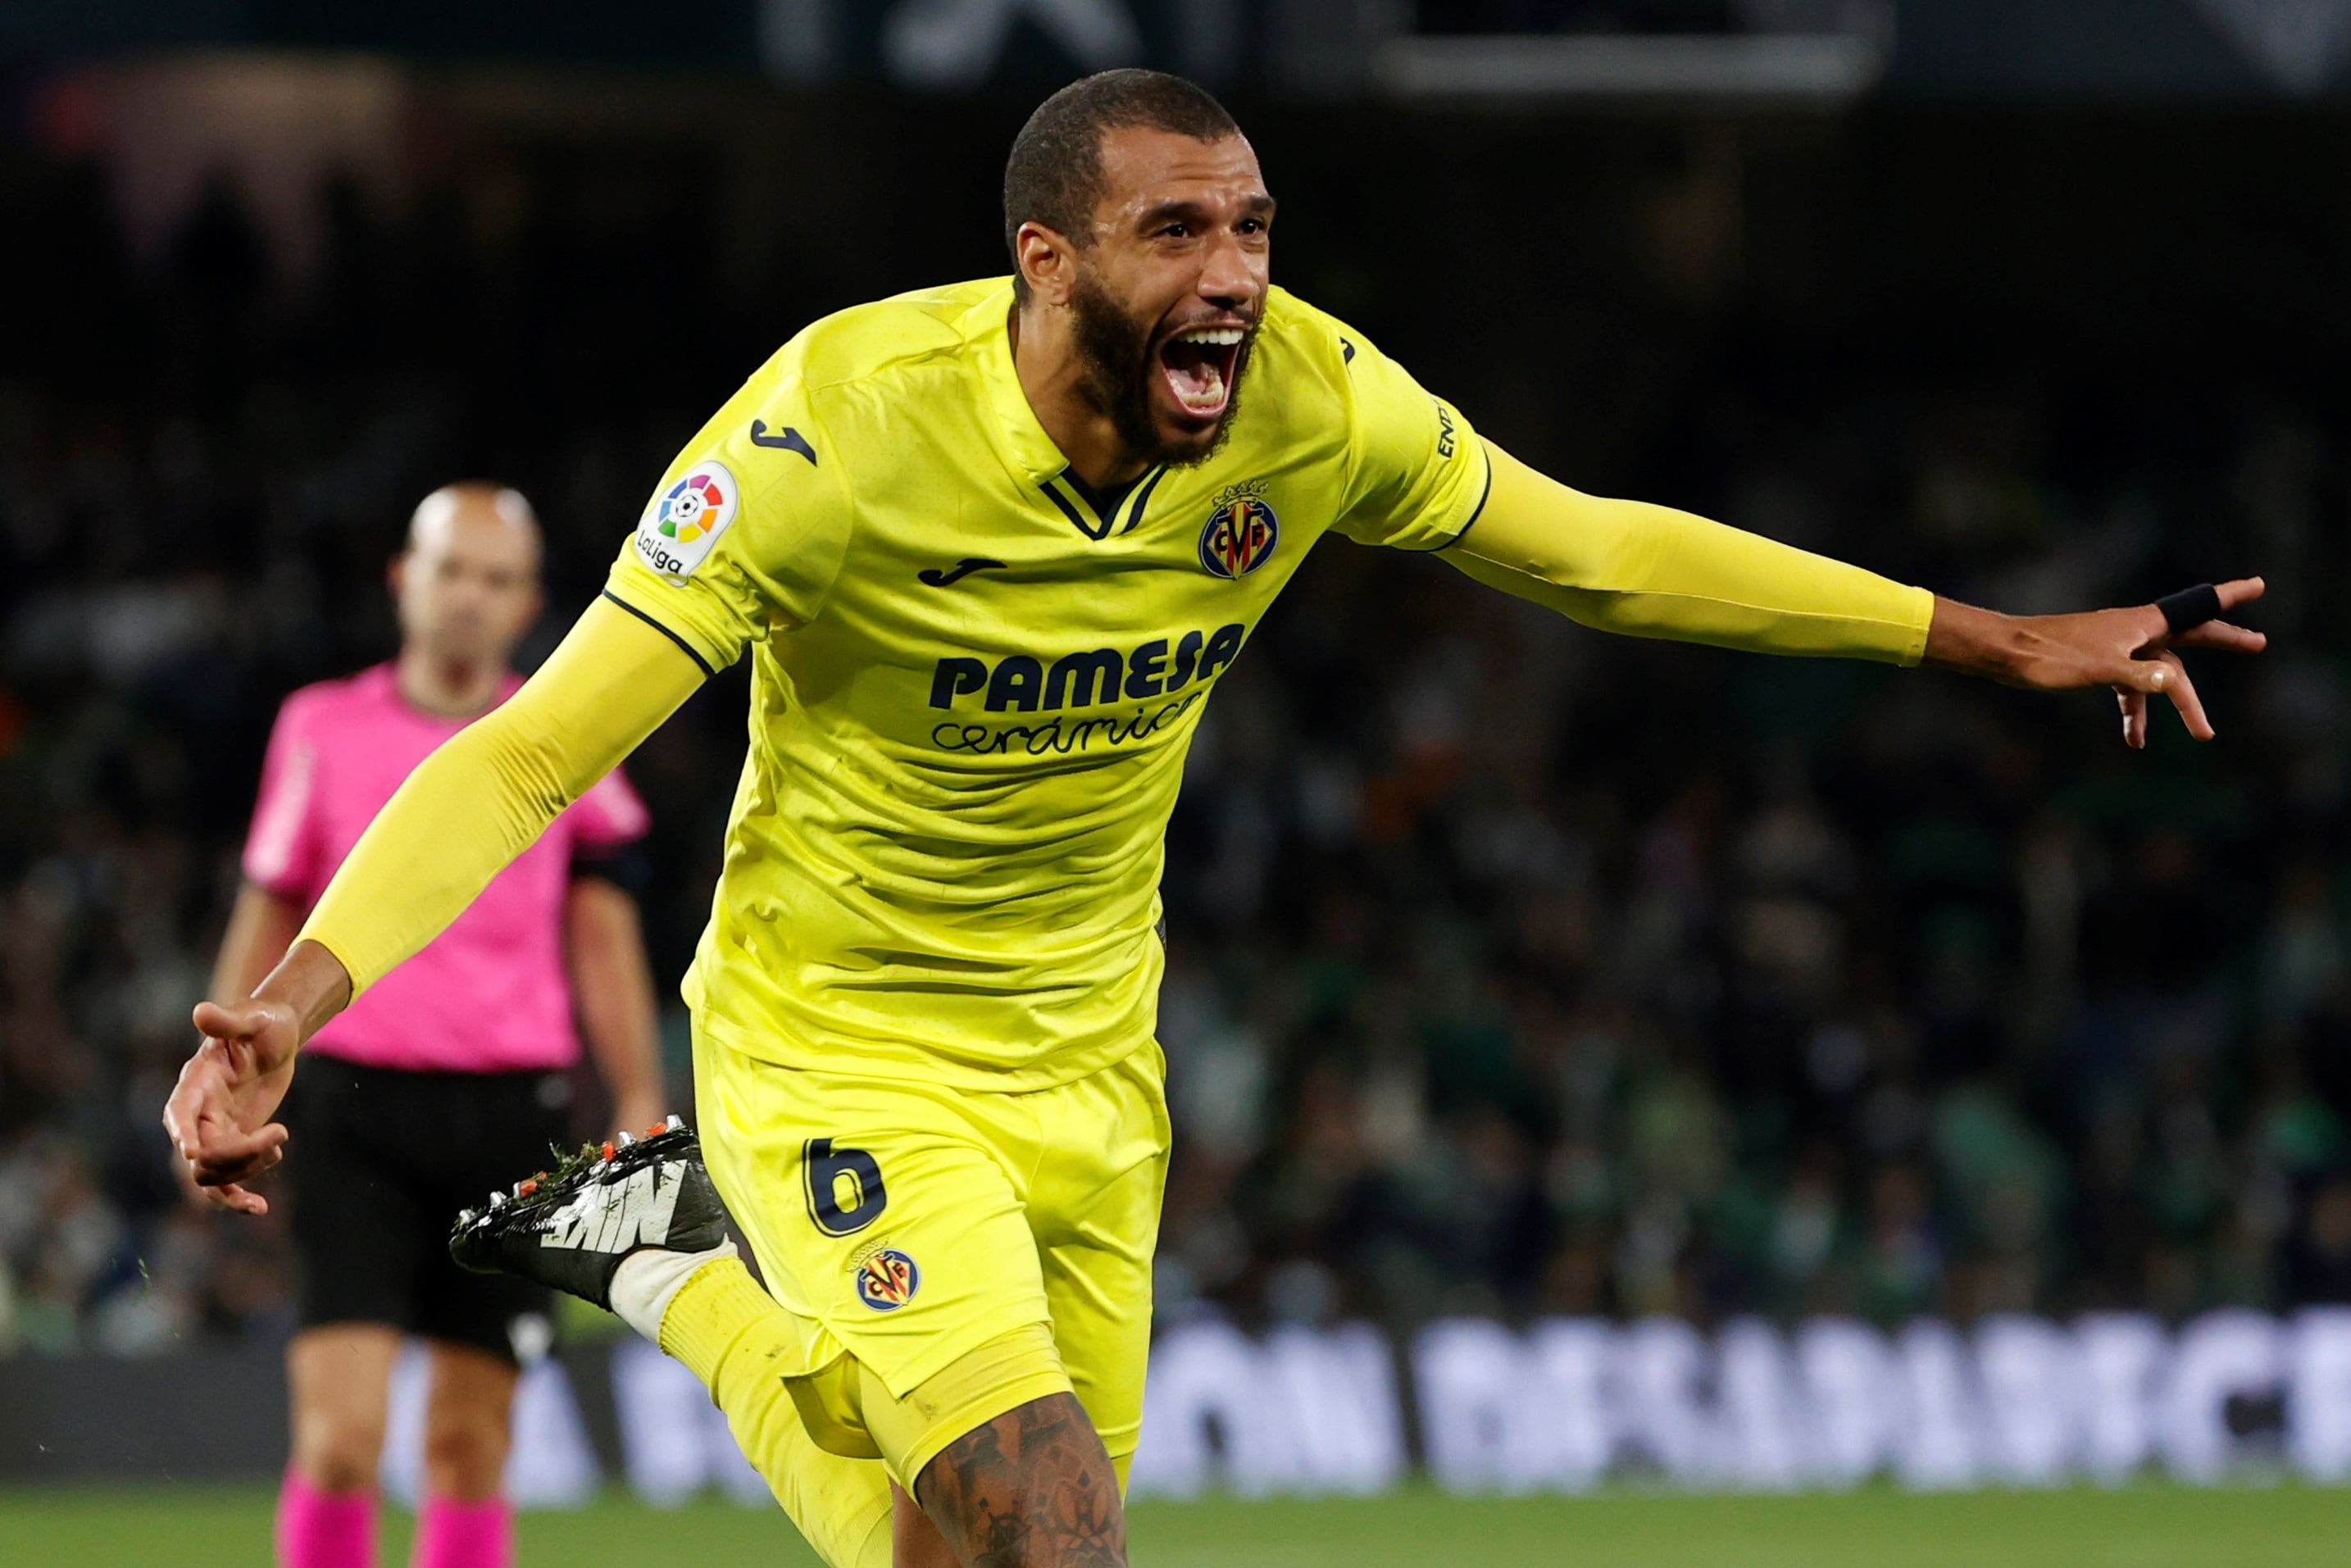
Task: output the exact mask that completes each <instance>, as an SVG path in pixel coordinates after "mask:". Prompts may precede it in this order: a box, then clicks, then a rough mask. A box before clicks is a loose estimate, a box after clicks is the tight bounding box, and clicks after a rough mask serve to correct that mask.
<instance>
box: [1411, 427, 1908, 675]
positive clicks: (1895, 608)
mask: <svg viewBox="0 0 2351 1568" xmlns="http://www.w3.org/2000/svg"><path fill="white" fill-rule="evenodd" d="M1486 451H1487V455H1488V456H1489V459H1490V460H1491V462H1492V465H1493V476H1494V477H1493V484H1492V486H1491V487H1490V488H1489V491H1488V492H1487V496H1486V505H1485V507H1484V509H1483V510H1481V511H1480V512H1479V515H1478V518H1477V520H1476V521H1475V522H1473V523H1472V524H1470V526H1469V528H1468V530H1467V531H1466V532H1464V533H1463V534H1462V535H1461V537H1460V538H1458V539H1457V540H1456V541H1455V542H1454V543H1452V544H1450V545H1448V546H1447V547H1446V549H1445V551H1444V559H1446V560H1447V561H1449V562H1451V563H1452V564H1453V565H1454V566H1456V567H1458V568H1459V569H1460V570H1463V571H1465V572H1467V573H1468V575H1469V576H1471V577H1474V578H1476V579H1477V580H1479V581H1480V582H1484V583H1488V584H1489V585H1491V586H1493V587H1496V588H1499V589H1501V590H1503V591H1505V592H1508V593H1512V594H1515V595H1517V596H1518V597H1520V598H1521V599H1530V600H1532V601H1535V602H1536V603H1539V604H1543V605H1548V606H1549V607H1551V608H1552V609H1554V610H1557V611H1559V612H1562V614H1564V615H1566V616H1567V617H1569V619H1571V620H1573V621H1578V622H1583V624H1584V625H1587V626H1592V627H1596V628H1598V629H1599V630H1601V631H1604V632H1623V633H1625V634H1626V635H1629V636H1635V637H1665V638H1670V639H1672V640H1674V641H1677V642H1683V643H1712V644H1714V645H1715V646H1718V647H1724V648H1740V649H1744V650H1747V651H1748V652H1750V653H1799V654H1813V655H1834V656H1842V657H1845V658H1855V659H1876V660H1881V661H1883V662H1885V663H1887V664H1917V662H1918V660H1919V657H1920V655H1921V654H1923V653H1925V652H1926V648H1927V629H1928V623H1929V622H1931V621H1932V620H1933V618H1934V611H1935V597H1934V595H1933V594H1931V593H1928V591H1926V590H1925V589H1923V588H1906V587H1904V586H1903V585H1902V584H1900V583H1898V582H1894V581H1891V580H1888V579H1886V578H1883V577H1880V576H1878V575H1877V574H1876V573H1875V572H1870V571H1864V570H1862V569H1861V568H1859V567H1857V566H1848V565H1846V564H1845V563H1844V562H1843V561H1837V560H1831V559H1828V558H1827V557H1825V556H1817V555H1813V554H1812V553H1811V552H1810V551H1808V550H1801V549H1795V548H1794V547H1792V546H1790V545H1783V544H1781V543H1779V542H1778V541H1777V540H1774V539H1767V538H1763V537H1762V536H1761V535H1759V534H1750V533H1747V532H1745V531H1744V530H1742V529H1739V528H1730V527H1729V526H1727V525H1725V524H1722V523H1717V522H1710V521H1708V519H1706V518H1704V517H1696V516H1693V515H1692V514H1690V513H1688V512H1680V511H1676V510H1675V509H1674V508H1672V507H1656V506H1651V505H1649V504H1648V503H1647V502H1645V501H1618V500H1610V499H1608V498H1606V497H1599V496H1587V495H1585V494H1583V492H1582V491H1580V490H1571V489H1569V488H1568V487H1567V486H1564V485H1562V484H1561V483H1559V482H1558V481H1557V480H1555V479H1552V478H1549V477H1547V476H1544V475H1541V474H1539V473H1537V472H1536V471H1535V470H1533V469H1532V468H1530V467H1528V466H1527V465H1525V464H1523V463H1520V461H1519V460H1518V459H1516V458H1514V457H1512V456H1511V455H1510V454H1509V453H1507V452H1504V451H1503V450H1502V449H1501V448H1500V447H1499V446H1496V445H1494V444H1493V443H1491V442H1488V443H1486Z"/></svg>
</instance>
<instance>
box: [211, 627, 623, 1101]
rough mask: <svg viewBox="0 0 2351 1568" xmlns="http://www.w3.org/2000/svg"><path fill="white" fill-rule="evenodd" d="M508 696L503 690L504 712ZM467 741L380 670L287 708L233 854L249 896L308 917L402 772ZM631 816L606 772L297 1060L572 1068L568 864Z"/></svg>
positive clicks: (387, 669) (603, 842)
mask: <svg viewBox="0 0 2351 1568" xmlns="http://www.w3.org/2000/svg"><path fill="white" fill-rule="evenodd" d="M520 685H522V682H521V681H520V679H518V678H509V679H508V681H507V685H506V687H505V689H504V690H502V691H501V692H500V693H499V694H498V700H499V701H500V702H504V701H505V700H506V699H507V697H509V696H512V695H514V693H515V691H516V690H517V688H518V687H519V686H520ZM464 727H465V723H464V721H463V720H459V719H453V718H445V717H443V716H439V715H437V714H429V713H425V712H423V711H422V710H420V709H418V708H415V707H413V706H410V705H409V703H408V702H407V700H406V699H405V698H403V697H402V695H400V685H399V681H398V678H397V676H396V674H395V673H394V670H393V667H392V665H390V664H379V665H377V666H376V667H375V668H374V669H371V670H364V671H361V672H360V674H356V675H353V676H351V677H350V679H348V680H341V681H322V682H320V683H319V685H315V686H305V687H303V688H302V689H301V690H300V691H298V692H296V693H295V694H294V695H292V696H290V697H287V699H286V706H284V707H282V708H280V709H279V710H278V713H277V727H276V728H275V729H274V730H272V731H271V732H270V737H269V755H268V758H267V759H266V761H264V763H263V764H262V769H261V798H260V800H259V801H258V803H257V804H256V806H255V808H254V812H253V832H252V835H251V836H250V837H249V838H248V839H247V840H246V846H245V874H246V877H247V878H248V879H249V880H250V881H251V882H253V883H254V884H255V885H256V886H258V887H262V888H265V889H266V890H267V891H269V892H270V893H273V894H277V896H278V897H280V898H285V899H289V900H292V901H294V902H296V903H298V904H301V905H302V906H303V907H304V908H305V909H308V907H309V906H310V905H311V904H315V903H316V902H318V898H319V894H322V893H324V892H325V891H326V890H327V883H328V880H329V878H331V877H332V876H333V875H334V874H335V868H336V867H337V866H340V865H341V864H342V863H343V857H344V856H345V855H348V854H350V852H351V846H353V845H354V844H356V843H358V842H359V838H360V833H361V832H363V831H366V829H367V825H368V823H369V822H371V821H374V819H375V814H376V812H377V811H379V810H381V809H382V808H383V804H384V802H385V801H387V800H391V799H392V791H394V790H395V789H399V788H400V786H401V783H402V781H403V780H404V779H407V777H408V775H409V772H410V770H411V769H413V768H415V766H416V765H417V764H418V763H420V762H422V761H423V760H424V758H425V757H426V756H427V755H428V754H429V753H431V752H432V750H433V748H434V747H437V746H439V745H440V744H441V743H442V742H443V741H444V740H446V739H448V738H449V737H451V736H453V735H455V734H456V733H457V732H458V731H459V730H460V729H463V728H464ZM647 825H648V819H647V817H646V813H645V808H644V802H643V801H642V800H639V799H638V798H637V793H636V791H635V790H633V789H630V788H629V782H628V780H627V779H625V778H623V777H622V774H621V772H620V770H619V769H618V768H615V769H613V771H612V772H611V773H609V774H607V775H606V776H605V777H604V779H602V780H601V782H599V783H598V784H597V785H596V787H595V788H594V789H590V790H589V791H588V793H587V794H586V795H584V796H582V797H580V800H578V801H577V802H575V803H574V804H573V805H572V807H571V809H570V810H567V811H565V812H564V813H563V814H562V815H561V816H559V817H558V818H557V819H556V820H555V821H554V823H553V824H552V825H551V826H549V828H548V830H547V831H546V832H545V833H544V834H542V835H540V837H539V840H538V842H537V843H535V844H533V845H531V847H530V848H528V850H525V851H524V852H522V855H521V857H520V858H519V859H517V861H516V862H514V863H513V864H512V865H509V866H508V867H507V869H506V870H504V871H502V872H500V873H498V875H497V878H496V880H495V881H493V882H492V883H490V885H489V886H488V887H486V888H485V889H483V891H482V895H481V897H479V898H477V899H475V901H474V903H473V905H472V907H470V908H468V909H467V910H466V911H465V914H463V915H459V916H458V917H457V922H456V924H455V925H452V926H450V927H449V929H448V930H446V931H444V932H443V933H442V934H441V935H440V936H438V937H436V938H434V941H433V943H432V945H431V946H428V947H426V948H425V949H424V950H423V952H421V953H419V954H417V955H416V956H414V957H413V958H411V959H410V960H409V961H408V962H407V963H405V964H402V966H401V967H399V968H397V969H394V970H393V971H392V973H391V974H389V975H386V976H385V977H383V978H382V979H381V980H380V981H378V982H377V983H376V985H375V987H374V988H373V989H371V990H370V991H369V992H368V993H367V994H366V995H365V996H363V997H361V998H360V999H359V1000H358V1001H356V1002H354V1003H352V1004H351V1006H350V1008H349V1009H347V1010H345V1011H344V1012H342V1013H341V1014H340V1015H339V1016H338V1017H336V1018H335V1019H333V1021H331V1022H329V1024H328V1025H327V1026H326V1027H325V1028H324V1029H321V1030H319V1032H318V1034H317V1035H315V1036H314V1037H312V1039H311V1040H310V1042H309V1044H308V1045H307V1046H306V1047H304V1049H305V1050H306V1051H318V1052H320V1053H322V1054H324V1055H327V1056H334V1057H340V1058H341V1059H342V1060H344V1061H356V1062H363V1063H365V1064H366V1065H368V1066H371V1067H396V1068H402V1069H406V1070H408V1071H431V1072H517V1071H541V1070H545V1069H549V1068H563V1067H569V1066H570V1065H571V1064H572V1063H573V1062H574V1061H578V1060H579V1057H580V1034H579V1030H578V1029H577V1027H576V1026H575V1025H574V1024H573V1022H572V1016H571V987H570V983H569V980H568V978H567V977H566V976H565V972H564V966H563V929H562V927H563V921H562V911H563V904H564V897H565V894H566V893H567V891H568V889H569V885H570V879H571V862H572V858H573V856H574V854H575V853H580V852H586V853H588V854H591V855H592V854H596V853H600V852H608V851H611V850H614V849H617V848H619V847H620V846H622V845H623V844H626V843H628V842H630V841H632V840H635V839H639V838H642V837H643V836H644V831H645V829H646V827H647Z"/></svg>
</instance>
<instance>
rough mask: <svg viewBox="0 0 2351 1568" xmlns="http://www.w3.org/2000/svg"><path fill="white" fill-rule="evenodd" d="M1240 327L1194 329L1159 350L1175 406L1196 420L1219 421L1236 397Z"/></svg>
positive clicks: (1241, 338)
mask: <svg viewBox="0 0 2351 1568" xmlns="http://www.w3.org/2000/svg"><path fill="white" fill-rule="evenodd" d="M1248 338H1249V333H1248V331H1247V329H1243V328H1240V327H1194V328H1190V329H1186V330H1185V331H1181V332H1178V333H1176V334H1175V336H1174V337H1173V338H1170V339H1169V340H1167V344H1166V346H1165V348H1163V349H1161V350H1159V368H1160V371H1161V373H1162V374H1164V375H1165V377H1166V378H1167V390H1168V391H1169V392H1172V393H1174V394H1175V406H1176V407H1177V408H1179V409H1181V410H1182V411H1183V412H1184V413H1186V414H1188V415H1190V416H1191V417H1192V418H1194V419H1198V420H1212V419H1217V418H1218V417H1220V416H1222V414H1223V413H1224V412H1225V405H1226V404H1227V403H1228V402H1231V401H1232V398H1233V380H1234V376H1235V374H1236V372H1237V371H1238V366H1239V364H1240V358H1241V345H1242V344H1243V343H1244V342H1245V341H1247V340H1248Z"/></svg>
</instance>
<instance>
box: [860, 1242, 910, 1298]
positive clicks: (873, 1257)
mask: <svg viewBox="0 0 2351 1568" xmlns="http://www.w3.org/2000/svg"><path fill="white" fill-rule="evenodd" d="M922 1288H923V1271H922V1270H920V1269H917V1268H916V1267H914V1260H913V1259H912V1258H909V1257H907V1256H906V1255H905V1254H904V1252H901V1251H899V1250H898V1249H896V1248H895V1247H884V1248H883V1249H881V1250H879V1251H877V1252H873V1253H872V1254H869V1255H868V1256H867V1257H866V1258H865V1259H864V1260H862V1261H861V1262H860V1263H859V1264H858V1265H857V1299H858V1300H859V1301H863V1302H864V1303H865V1304H866V1305H867V1306H869V1307H872V1309H873V1310H874V1311H875V1312H896V1311H897V1310H898V1309H899V1308H900V1307H903V1306H904V1305H905V1304H906V1303H907V1302H908V1301H913V1300H914V1292H915V1291H919V1290H921V1289H922Z"/></svg>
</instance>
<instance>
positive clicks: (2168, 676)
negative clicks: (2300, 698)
mask: <svg viewBox="0 0 2351 1568" xmlns="http://www.w3.org/2000/svg"><path fill="white" fill-rule="evenodd" d="M2265 586H2266V585H2265V584H2264V583H2263V582H2262V580H2261V579H2260V578H2258V577H2245V578H2239V579H2237V580H2234V581H2231V582H2223V583H2218V584H2215V585H2214V588H2213V591H2214V592H2215V593H2216V594H2217V595H2218V597H2219V602H2220V612H2221V613H2223V614H2226V613H2227V612H2230V611H2231V610H2234V609H2236V608H2237V607H2238V606H2239V605H2242V604H2250V603H2252V601H2254V600H2256V599H2259V598H2260V597H2261V596H2262V591H2263V589H2264V588H2265ZM2267 646H2269V639H2268V637H2266V636H2264V635H2263V634H2262V633H2261V632H2252V631H2248V630H2246V629H2245V628H2244V627H2242V626H2237V625H2232V624H2231V623H2230V622H2226V621H2222V620H2220V619H2218V618H2215V619H2212V620H2209V621H2204V622H2199V624H2196V625H2192V626H2188V627H2185V628H2183V629H2182V630H2180V631H2179V632H2174V631H2172V630H2171V627H2170V625H2169V624H2168V622H2167V621H2166V619H2165V616H2164V612H2163V611H2162V609H2161V608H2160V607H2158V606H2157V605H2154V604H2138V605H2133V606H2131V607H2130V608H2128V609H2125V610H2093V611H2087V612H2082V613H2080V614H2074V615H2001V614H1998V613H1995V612H1991V611H1988V610H1977V609H1974V608H1972V607H1970V606H1968V605H1963V604H1959V603H1957V602H1955V601H1950V600H1938V601H1936V604H1935V620H1934V624H1933V625H1932V627H1931V628H1930V629H1929V630H1928V637H1927V657H1926V662H1927V663H1928V664H1939V665H1942V666H1944V667H1946V668H1949V669H1959V670H1966V671H1969V672H1970V673H1971V674H1980V675H1989V676H1991V678H1992V679H1994V680H1997V681H2001V682H2003V683H2005V684H2006V685H2014V686H2025V687H2030V688H2032V689H2033V690H2035V691H2052V692H2054V691H2078V690H2080V689H2082V688H2083V687H2085V686H2111V687H2113V688H2114V691H2115V696H2116V701H2117V702H2118V703H2119V704H2120V705H2121V706H2122V716H2123V743H2124V744H2125V745H2126V746H2129V747H2133V748H2134V749H2136V748H2137V747H2144V746H2145V745H2146V744H2147V699H2148V698H2150V697H2164V698H2167V699H2168V700H2169V701H2170V703H2171V706H2173V707H2174V708H2177V709H2178V710H2179V718H2180V722H2181V723H2183V724H2185V725H2186V726H2187V727H2188V733H2189V734H2190V735H2192V736H2194V737H2196V738H2197V739H2199V740H2210V739H2211V738H2212V737H2213V734H2214V731H2213V728H2212V721H2211V720H2210V718H2208V717H2206V716H2205V713H2204V704H2203V701H2202V699H2201V698H2199V697H2198V696H2197V695H2196V684H2195V682H2193V681H2191V680H2190V679H2189V676H2188V666H2187V665H2186V664H2182V663H2181V662H2180V658H2179V650H2180V649H2182V648H2220V649H2225V650H2227V651H2228V652H2230V653H2260V652H2261V651H2262V649H2263V648H2266V647H2267Z"/></svg>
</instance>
